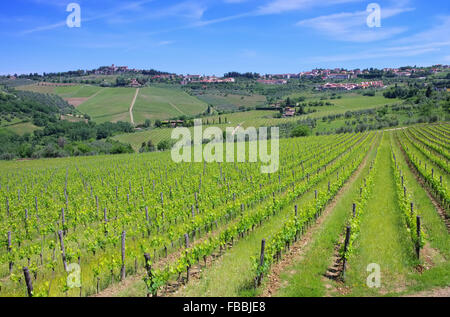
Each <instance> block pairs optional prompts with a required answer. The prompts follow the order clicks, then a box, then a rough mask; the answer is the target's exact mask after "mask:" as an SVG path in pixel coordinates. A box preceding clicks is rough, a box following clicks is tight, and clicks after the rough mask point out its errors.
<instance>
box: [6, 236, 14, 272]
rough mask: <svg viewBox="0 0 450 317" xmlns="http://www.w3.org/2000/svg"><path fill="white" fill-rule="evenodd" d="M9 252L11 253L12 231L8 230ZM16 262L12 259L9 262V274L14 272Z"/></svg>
mask: <svg viewBox="0 0 450 317" xmlns="http://www.w3.org/2000/svg"><path fill="white" fill-rule="evenodd" d="M7 248H8V254H9V253H11V250H12V246H11V231H8V247H7ZM13 265H14V263H13V262H12V261H10V262H9V274H11V273H12V269H13Z"/></svg>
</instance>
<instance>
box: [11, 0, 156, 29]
mask: <svg viewBox="0 0 450 317" xmlns="http://www.w3.org/2000/svg"><path fill="white" fill-rule="evenodd" d="M34 1H41V2H46V3H47V4H49V2H47V0H45V1H44V0H34ZM153 1H155V0H141V1H133V2H130V3H127V4H126V5H122V6H119V7H117V8H114V9H112V10H110V11H107V12H106V13H99V14H95V15H92V16H88V17H84V15H83V8H81V12H82V22H81V23H86V22H91V21H96V20H102V19H105V18H109V17H112V16H115V15H117V14H119V13H121V12H124V11H127V10H131V11H133V10H137V9H139V8H141V6H142V5H144V4H147V3H150V2H153ZM52 2H53V1H50V3H52ZM66 5H67V4H66ZM64 26H66V21H60V22H57V23H52V24H48V25H43V26H38V27H35V28H31V29H27V30H24V31H21V32H20V33H19V35H26V34H31V33H35V32H40V31H48V30H53V29H57V28H61V27H64Z"/></svg>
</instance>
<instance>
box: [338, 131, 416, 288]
mask: <svg viewBox="0 0 450 317" xmlns="http://www.w3.org/2000/svg"><path fill="white" fill-rule="evenodd" d="M378 155H379V158H378V161H377V165H376V166H375V171H376V174H375V176H374V188H373V193H372V197H371V198H370V199H369V201H368V204H367V210H366V211H365V213H364V214H363V215H362V218H361V226H360V228H361V231H360V234H359V236H358V238H357V240H356V241H355V245H354V247H355V252H354V254H352V256H351V257H350V259H349V262H348V273H347V279H346V285H347V286H349V287H351V288H352V290H351V293H350V295H352V296H365V295H384V294H387V293H391V292H398V291H401V290H403V289H404V288H405V287H406V285H407V275H408V274H410V273H412V271H413V268H414V265H415V264H416V262H417V260H416V259H415V255H414V248H413V244H412V242H411V239H410V237H409V235H408V233H407V229H406V225H405V222H404V219H403V217H402V214H401V212H400V209H399V207H398V204H397V194H396V187H395V180H394V177H393V169H392V166H391V145H390V133H384V135H383V140H382V143H381V145H380V148H379V153H378ZM371 263H376V264H378V265H380V269H381V287H380V288H369V287H368V286H367V285H366V280H367V277H368V275H369V273H368V272H367V266H368V265H369V264H371Z"/></svg>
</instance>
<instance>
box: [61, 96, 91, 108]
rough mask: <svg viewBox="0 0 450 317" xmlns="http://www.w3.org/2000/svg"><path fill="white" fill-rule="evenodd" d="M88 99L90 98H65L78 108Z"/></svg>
mask: <svg viewBox="0 0 450 317" xmlns="http://www.w3.org/2000/svg"><path fill="white" fill-rule="evenodd" d="M88 99H89V98H65V99H64V100H65V101H67V102H68V103H69V104H71V105H72V106H74V107H75V108H76V107H78V106H79V105H81V104H82V103H84V102H85V101H87V100H88Z"/></svg>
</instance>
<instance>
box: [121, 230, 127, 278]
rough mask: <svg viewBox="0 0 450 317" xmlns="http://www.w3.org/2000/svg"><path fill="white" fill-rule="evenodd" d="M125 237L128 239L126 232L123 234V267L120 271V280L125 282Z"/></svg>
mask: <svg viewBox="0 0 450 317" xmlns="http://www.w3.org/2000/svg"><path fill="white" fill-rule="evenodd" d="M125 237H126V232H125V231H123V232H122V250H121V251H122V267H121V269H120V278H121V280H122V281H123V280H124V279H125V275H126V272H125Z"/></svg>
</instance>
